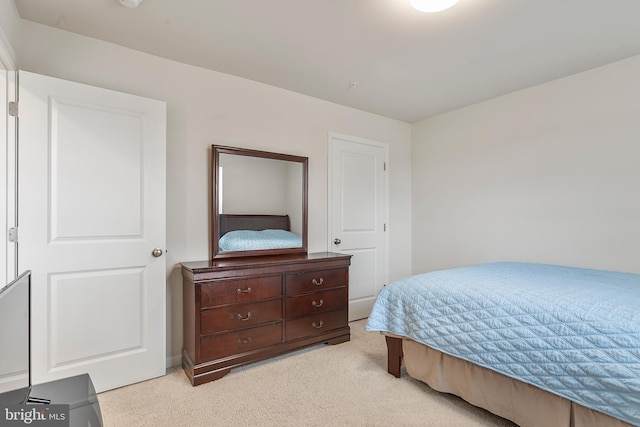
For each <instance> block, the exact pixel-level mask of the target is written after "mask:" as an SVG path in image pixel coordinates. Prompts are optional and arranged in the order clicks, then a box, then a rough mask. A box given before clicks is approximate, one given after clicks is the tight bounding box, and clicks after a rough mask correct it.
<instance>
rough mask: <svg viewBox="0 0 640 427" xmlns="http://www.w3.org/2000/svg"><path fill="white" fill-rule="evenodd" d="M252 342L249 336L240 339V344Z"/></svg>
mask: <svg viewBox="0 0 640 427" xmlns="http://www.w3.org/2000/svg"><path fill="white" fill-rule="evenodd" d="M250 342H251V337H247V338H245V339H243V340H238V345H242V344H249V343H250Z"/></svg>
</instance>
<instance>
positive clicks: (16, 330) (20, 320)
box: [0, 271, 31, 406]
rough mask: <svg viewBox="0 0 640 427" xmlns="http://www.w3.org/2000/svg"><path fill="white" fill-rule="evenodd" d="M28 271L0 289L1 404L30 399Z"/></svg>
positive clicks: (29, 291)
mask: <svg viewBox="0 0 640 427" xmlns="http://www.w3.org/2000/svg"><path fill="white" fill-rule="evenodd" d="M30 309H31V272H30V271H26V272H24V273H22V274H21V275H20V276H19V277H18V278H17V279H15V280H14V281H12V282H11V283H9V284H8V285H7V286H5V287H3V288H2V289H0V405H2V406H5V405H17V404H24V403H27V402H28V401H29V393H30V391H31V357H30V356H31V348H30V336H29V335H30Z"/></svg>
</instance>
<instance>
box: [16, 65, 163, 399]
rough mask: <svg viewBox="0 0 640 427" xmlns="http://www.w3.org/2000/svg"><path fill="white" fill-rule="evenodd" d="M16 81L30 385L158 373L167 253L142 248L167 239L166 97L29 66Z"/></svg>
mask: <svg viewBox="0 0 640 427" xmlns="http://www.w3.org/2000/svg"><path fill="white" fill-rule="evenodd" d="M19 84H20V87H19V91H20V92H19V99H20V107H19V109H20V116H19V182H18V195H19V204H18V209H19V214H18V215H19V222H18V224H19V248H18V257H19V268H20V270H21V271H23V270H26V269H30V270H32V272H33V275H32V286H33V287H32V336H31V339H32V364H33V366H32V373H33V379H34V383H40V382H45V381H50V380H54V379H58V378H63V377H68V376H71V375H76V374H80V373H85V372H88V373H89V374H90V375H91V378H92V379H93V382H94V384H95V386H96V389H97V390H98V391H103V390H108V389H112V388H115V387H120V386H123V385H126V384H130V383H134V382H137V381H141V380H145V379H148V378H152V377H156V376H160V375H164V374H165V364H166V344H165V342H166V332H165V330H166V321H165V315H166V304H165V300H166V266H165V263H166V261H165V256H164V255H160V256H158V257H156V256H153V255H152V252H153V250H154V248H159V249H162V250H164V248H165V216H166V214H165V198H166V197H165V187H166V183H165V173H166V169H165V168H166V167H165V163H166V162H165V156H166V154H165V153H166V149H165V146H166V136H165V132H166V106H165V103H164V102H160V101H156V100H151V99H146V98H142V97H138V96H133V95H128V94H124V93H119V92H114V91H110V90H105V89H101V88H96V87H91V86H87V85H81V84H78V83H73V82H69V81H64V80H60V79H54V78H50V77H46V76H41V75H37V74H32V73H27V72H20V74H19ZM157 254H158V253H156V255H157Z"/></svg>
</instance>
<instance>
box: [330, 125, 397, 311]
mask: <svg viewBox="0 0 640 427" xmlns="http://www.w3.org/2000/svg"><path fill="white" fill-rule="evenodd" d="M329 144H330V146H329V152H330V173H329V177H330V181H331V182H330V184H329V185H330V199H329V204H330V212H329V215H330V227H329V232H330V235H329V244H328V246H329V250H330V251H333V252H340V253H347V254H351V255H353V257H352V258H351V267H350V269H349V321H351V320H357V319H362V318H365V317H368V316H369V313H370V312H371V308H372V307H373V303H374V302H375V299H376V296H377V295H378V292H380V290H381V289H382V287H383V286H384V285H385V283H386V280H387V264H388V259H387V241H386V231H385V227H386V217H387V184H386V182H387V180H386V171H385V163H386V158H387V147H386V145H384V144H382V143H377V142H374V141H369V140H365V139H360V138H355V137H349V136H343V135H337V134H332V135H330V139H329Z"/></svg>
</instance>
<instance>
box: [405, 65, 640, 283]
mask: <svg viewBox="0 0 640 427" xmlns="http://www.w3.org/2000/svg"><path fill="white" fill-rule="evenodd" d="M413 132H414V134H413V163H412V173H413V178H412V184H413V203H412V208H413V272H414V273H420V272H425V271H431V270H435V269H441V268H447V267H453V266H460V265H465V264H477V263H482V262H489V261H498V260H516V261H532V262H545V263H555V264H567V265H575V266H582V267H591V268H604V269H614V270H622V271H629V272H636V273H640V263H639V262H638V261H639V258H638V256H639V254H640V57H633V58H629V59H627V60H624V61H620V62H617V63H613V64H610V65H607V66H603V67H600V68H597V69H594V70H590V71H588V72H584V73H580V74H576V75H573V76H570V77H567V78H564V79H561V80H556V81H553V82H550V83H546V84H543V85H539V86H536V87H532V88H529V89H526V90H522V91H519V92H515V93H512V94H509V95H505V96H502V97H499V98H496V99H493V100H490V101H487V102H484V103H481V104H477V105H473V106H470V107H467V108H463V109H460V110H457V111H454V112H450V113H447V114H443V115H440V116H437V117H433V118H430V119H426V120H423V121H421V122H419V123H416V124H415V125H414V126H413Z"/></svg>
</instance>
